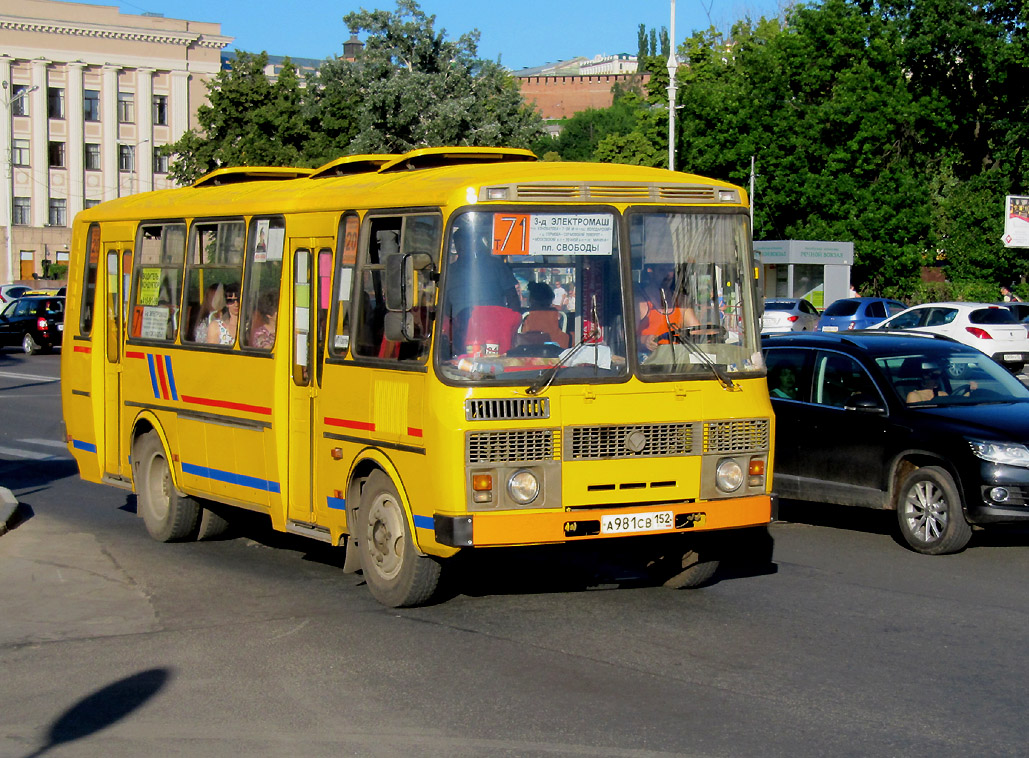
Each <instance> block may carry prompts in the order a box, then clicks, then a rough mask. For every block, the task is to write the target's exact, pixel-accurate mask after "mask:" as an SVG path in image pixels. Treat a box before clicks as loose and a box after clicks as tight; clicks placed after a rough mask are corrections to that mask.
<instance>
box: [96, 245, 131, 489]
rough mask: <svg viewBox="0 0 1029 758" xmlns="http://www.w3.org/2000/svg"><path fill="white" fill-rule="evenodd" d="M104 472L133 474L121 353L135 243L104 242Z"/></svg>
mask: <svg viewBox="0 0 1029 758" xmlns="http://www.w3.org/2000/svg"><path fill="white" fill-rule="evenodd" d="M104 250H105V260H104V271H105V276H104V289H103V292H104V310H105V314H104V315H105V316H106V322H107V323H106V325H105V327H104V350H105V359H104V474H105V477H106V478H110V479H114V480H122V479H124V480H128V479H129V478H130V476H131V472H130V468H129V460H128V451H127V450H125V449H124V445H123V441H124V436H125V434H124V433H125V418H124V415H125V413H124V410H125V409H124V406H123V404H122V376H121V374H122V355H123V354H124V349H123V348H124V345H123V342H124V338H125V330H124V317H125V297H126V295H127V294H128V288H127V287H126V286H125V282H126V281H127V279H128V277H129V276H130V275H131V271H132V243H131V242H107V243H105V244H104Z"/></svg>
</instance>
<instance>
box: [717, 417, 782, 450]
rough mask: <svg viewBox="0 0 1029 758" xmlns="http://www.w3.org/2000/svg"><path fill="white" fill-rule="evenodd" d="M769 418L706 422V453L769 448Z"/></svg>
mask: <svg viewBox="0 0 1029 758" xmlns="http://www.w3.org/2000/svg"><path fill="white" fill-rule="evenodd" d="M770 426H771V425H770V424H769V421H768V419H766V418H759V419H745V420H739V421H708V422H707V423H705V424H704V452H705V453H743V452H749V451H764V450H768V441H769V437H768V434H769V429H770Z"/></svg>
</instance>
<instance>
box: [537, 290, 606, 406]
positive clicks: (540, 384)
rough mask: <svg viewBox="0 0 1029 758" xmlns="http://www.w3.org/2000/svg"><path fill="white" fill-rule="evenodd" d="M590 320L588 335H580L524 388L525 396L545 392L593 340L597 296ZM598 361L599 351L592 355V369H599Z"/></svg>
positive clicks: (592, 303) (596, 321)
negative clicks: (558, 374)
mask: <svg viewBox="0 0 1029 758" xmlns="http://www.w3.org/2000/svg"><path fill="white" fill-rule="evenodd" d="M590 318H591V319H592V320H593V325H592V328H591V329H590V331H589V333H588V334H587V333H586V331H585V330H584V331H583V333H582V337H580V338H579V341H578V342H576V343H575V344H574V345H572V346H571V347H570V348H568V349H567V350H565V351H564V352H563V353H561V357H560V358H559V359H558V361H557V363H555V364H554V365H553V366H551V367H550V368H548V369H547V370H546V371H544V372H543V373H542V374H540V375H539V376H538V377H537V378H536V380H535V381H534V382H533V383H532V384H530V385H529V386H528V387H527V388H526V390H525V394H526V395H538V394H539V393H541V392H543V390H545V389H546V388H547V387H549V386H550V385H551V383H552V382H553V381H554V379H555V378H557V372H558V371H560V370H561V369H562V368H563V367H564V366H565V365H566V364H567V363H568V361H570V360H571V359H572V358H574V357H575V355H576V354H577V353H578V352H579V351H580V350H581V349H582V348H583V346H584V345H586V344H588V343H587V342H586V340H588V339H593V337H594V335H595V334H596V332H595V330H596V328H597V324H599V323H600V321H599V319H598V318H597V296H596V295H594V296H593V299H592V302H591V306H590ZM599 361H600V351H599V350H597V351H596V353H595V354H594V367H595V368H599V367H598V366H597V364H598V363H599Z"/></svg>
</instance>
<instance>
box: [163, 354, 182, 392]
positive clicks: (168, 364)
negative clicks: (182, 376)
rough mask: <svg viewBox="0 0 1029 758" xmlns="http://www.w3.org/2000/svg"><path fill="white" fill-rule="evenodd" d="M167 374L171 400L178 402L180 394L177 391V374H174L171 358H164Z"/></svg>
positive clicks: (168, 356) (167, 356)
mask: <svg viewBox="0 0 1029 758" xmlns="http://www.w3.org/2000/svg"><path fill="white" fill-rule="evenodd" d="M164 368H165V373H166V374H168V386H169V387H170V388H171V399H172V400H178V399H179V393H178V392H176V391H175V374H173V373H172V367H171V356H170V355H166V356H164Z"/></svg>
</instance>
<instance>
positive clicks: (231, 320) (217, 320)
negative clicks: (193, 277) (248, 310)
mask: <svg viewBox="0 0 1029 758" xmlns="http://www.w3.org/2000/svg"><path fill="white" fill-rule="evenodd" d="M224 301H225V307H224V308H223V309H222V310H221V311H220V312H216V313H213V314H211V323H210V324H209V325H208V327H207V344H209V345H231V344H233V343H234V342H235V341H236V325H237V324H238V323H239V285H238V284H235V283H233V282H229V283H228V284H226V285H225V297H224Z"/></svg>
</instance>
